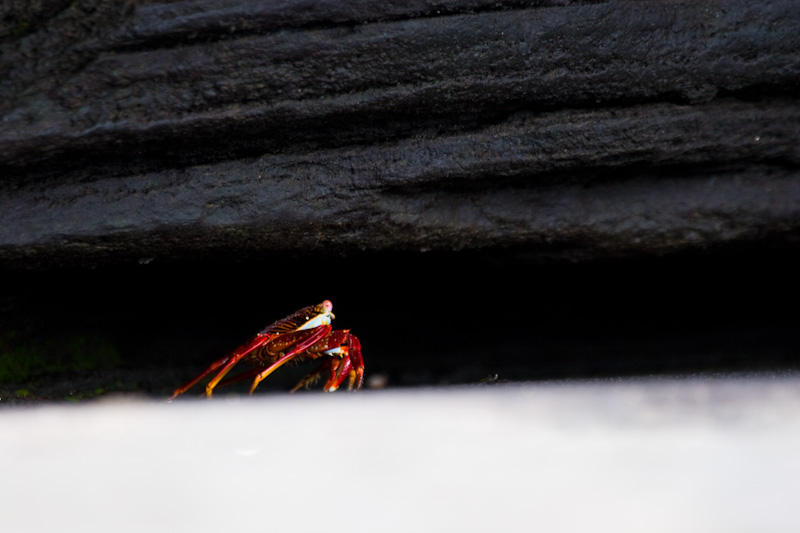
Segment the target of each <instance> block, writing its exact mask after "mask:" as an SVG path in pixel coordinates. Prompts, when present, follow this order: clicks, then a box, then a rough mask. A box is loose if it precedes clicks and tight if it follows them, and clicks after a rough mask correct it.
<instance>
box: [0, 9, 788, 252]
mask: <svg viewBox="0 0 800 533" xmlns="http://www.w3.org/2000/svg"><path fill="white" fill-rule="evenodd" d="M795 8H796V6H795V5H794V3H793V2H791V1H788V0H785V1H773V2H760V3H756V4H753V3H752V2H745V1H726V2H720V1H705V2H677V3H675V2H671V3H664V4H657V3H656V4H653V3H642V2H615V3H607V4H595V3H587V2H567V1H563V2H530V3H524V2H507V3H497V2H482V1H479V0H472V1H442V2H440V3H438V4H436V3H433V4H432V3H429V2H410V3H406V4H404V5H403V6H402V7H399V6H397V5H394V4H389V5H386V6H384V5H383V4H375V3H373V2H363V3H360V4H358V3H356V4H352V3H348V4H347V5H343V4H341V3H340V2H312V3H309V2H301V1H298V2H278V3H272V2H271V3H267V4H265V3H262V2H210V1H196V2H179V3H165V4H160V3H146V4H138V3H107V2H92V1H83V2H75V3H64V2H60V3H59V2H49V3H44V2H43V3H40V4H36V5H32V7H28V8H26V10H22V8H12V9H11V11H8V12H7V13H6V14H5V16H4V17H3V20H4V21H6V23H5V26H4V30H3V35H4V36H5V37H4V41H3V43H2V52H3V56H2V57H3V60H2V63H1V64H0V72H2V73H3V76H2V79H3V81H2V82H0V93H2V95H3V97H2V100H0V112H2V113H3V116H2V123H0V171H2V174H3V176H4V177H3V179H2V182H1V183H0V205H2V208H0V261H2V262H3V264H5V265H7V266H11V265H15V266H23V267H25V266H36V265H40V264H51V263H53V264H65V263H66V264H69V263H75V264H80V263H82V262H84V261H89V262H91V263H92V264H103V263H104V262H107V261H110V260H116V261H118V260H120V259H122V260H127V259H133V258H138V257H144V256H147V257H153V256H154V257H162V258H181V257H187V254H189V255H191V254H196V253H201V254H212V255H213V254H215V253H217V252H220V251H224V252H227V251H230V250H237V251H238V253H240V254H242V256H245V257H246V256H247V255H248V254H249V253H251V252H255V251H262V252H263V251H268V252H274V251H298V250H300V251H303V252H304V253H329V252H330V251H331V250H335V252H334V253H347V252H351V251H358V250H398V251H403V250H406V251H408V250H464V249H476V250H480V249H484V248H487V247H497V246H500V247H504V246H508V247H523V248H528V249H530V250H533V251H535V252H536V253H541V254H542V256H545V255H546V256H553V255H556V256H559V257H564V258H568V259H578V258H584V257H595V256H598V255H600V256H608V255H612V256H616V255H625V254H628V253H630V252H646V253H664V252H668V251H674V250H681V249H686V248H696V247H705V246H709V245H717V244H721V243H736V242H740V241H743V240H754V239H756V240H757V239H769V240H771V241H775V242H783V243H788V245H790V246H791V245H792V243H793V242H794V240H795V239H796V237H797V235H798V227H799V226H800V185H799V183H800V182H798V179H797V178H798V172H799V170H798V169H799V168H800V165H798V163H800V104H798V102H797V99H796V93H795V91H796V87H797V84H798V82H800V15H798V13H797V10H796V9H795ZM33 18H35V19H36V20H35V23H33V22H32V23H27V24H23V22H24V21H25V20H28V19H33ZM15 24H16V26H15Z"/></svg>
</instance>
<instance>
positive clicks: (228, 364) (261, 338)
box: [167, 335, 270, 402]
mask: <svg viewBox="0 0 800 533" xmlns="http://www.w3.org/2000/svg"><path fill="white" fill-rule="evenodd" d="M269 340H270V337H269V336H267V335H256V336H255V337H253V338H252V339H251V340H250V341H249V342H248V343H247V344H243V345H242V346H240V347H239V348H237V349H236V351H235V352H233V354H232V355H229V356H226V357H223V358H222V359H220V360H218V361H214V362H213V363H211V366H209V367H208V368H207V369H206V370H205V371H204V372H203V373H202V374H200V375H199V376H197V377H196V378H194V379H193V380H192V381H190V382H189V383H187V384H186V385H184V386H183V387H181V388H179V389H177V390H176V391H175V392H173V393H172V396H170V398H169V400H167V401H168V402H170V401H172V400H174V399H175V398H177V397H178V396H180V395H181V394H183V393H184V392H186V391H187V390H189V389H191V388H192V387H194V386H195V385H196V384H197V383H198V382H200V381H202V380H203V378H205V377H206V376H208V375H209V374H211V373H212V372H214V371H215V370H217V369H218V368H220V367H222V370H220V371H219V372H218V373H217V375H216V376H214V379H213V380H211V382H210V383H209V384H208V385H206V396H208V397H209V398H210V397H211V393H212V391H213V390H214V387H216V385H217V383H219V381H220V380H221V379H222V378H223V377H225V374H227V373H228V372H230V370H231V368H233V366H234V365H235V364H236V363H238V362H239V361H241V360H242V358H243V357H244V356H246V355H247V354H249V353H250V352H252V351H253V350H255V349H256V348H259V347H261V346H263V345H264V344H265V343H266V342H268V341H269Z"/></svg>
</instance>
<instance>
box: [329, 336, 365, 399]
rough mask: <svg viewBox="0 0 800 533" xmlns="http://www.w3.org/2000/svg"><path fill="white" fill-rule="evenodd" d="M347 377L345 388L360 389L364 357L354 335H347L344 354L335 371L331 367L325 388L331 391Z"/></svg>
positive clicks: (359, 343) (362, 378) (362, 381)
mask: <svg viewBox="0 0 800 533" xmlns="http://www.w3.org/2000/svg"><path fill="white" fill-rule="evenodd" d="M348 378H349V382H348V384H347V390H353V386H354V385H355V388H356V390H358V389H360V388H361V386H362V385H363V384H364V359H362V357H361V342H360V341H359V340H358V337H356V336H355V335H352V334H349V333H348V335H347V346H346V347H345V356H344V357H343V358H342V359H341V361H340V362H339V364H338V366H337V367H336V372H333V369H331V375H330V377H329V378H328V381H327V382H326V383H325V390H326V391H328V392H333V391H335V390H336V389H338V388H339V386H341V384H342V383H343V382H344V380H345V379H348Z"/></svg>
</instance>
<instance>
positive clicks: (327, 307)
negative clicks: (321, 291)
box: [322, 300, 333, 313]
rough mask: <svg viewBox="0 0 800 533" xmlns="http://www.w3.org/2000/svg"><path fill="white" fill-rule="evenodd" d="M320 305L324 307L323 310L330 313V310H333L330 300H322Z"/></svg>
mask: <svg viewBox="0 0 800 533" xmlns="http://www.w3.org/2000/svg"><path fill="white" fill-rule="evenodd" d="M322 307H323V308H324V309H325V312H327V313H330V312H331V311H333V302H331V301H330V300H325V301H324V302H322Z"/></svg>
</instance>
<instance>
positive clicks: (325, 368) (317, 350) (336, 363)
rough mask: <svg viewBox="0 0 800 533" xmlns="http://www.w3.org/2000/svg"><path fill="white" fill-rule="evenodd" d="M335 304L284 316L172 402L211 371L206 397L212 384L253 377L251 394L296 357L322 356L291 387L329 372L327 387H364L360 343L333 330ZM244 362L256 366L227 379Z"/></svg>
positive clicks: (215, 364)
mask: <svg viewBox="0 0 800 533" xmlns="http://www.w3.org/2000/svg"><path fill="white" fill-rule="evenodd" d="M332 311H333V304H332V303H331V301H330V300H325V301H324V302H322V303H321V304H318V305H312V306H309V307H304V308H303V309H300V310H299V311H297V312H295V313H293V314H291V315H289V316H287V317H286V318H284V319H281V320H278V321H277V322H273V323H272V324H270V325H269V326H267V327H266V328H264V329H263V330H261V331H260V332H258V333H257V334H256V336H255V337H253V338H252V339H250V340H249V341H248V342H246V343H245V344H243V345H241V346H240V347H239V348H237V349H236V350H234V351H233V353H231V354H230V355H227V356H225V357H223V358H222V359H220V360H218V361H215V362H213V363H212V364H211V366H209V367H208V368H207V369H206V370H205V371H204V372H203V373H202V374H200V375H199V376H197V377H196V378H194V379H193V380H192V381H190V382H189V383H187V384H186V385H184V386H183V387H181V388H179V389H177V390H176V391H175V392H174V393H173V394H172V396H171V397H170V398H169V399H170V400H173V399H175V398H176V397H177V396H179V395H181V394H183V393H184V392H186V391H187V390H189V389H191V388H192V387H194V386H195V385H196V384H197V383H198V382H200V381H201V380H202V379H203V378H205V377H207V376H208V375H210V374H212V373H214V372H216V375H215V376H214V377H213V379H212V380H211V381H210V382H209V383H208V385H206V396H208V397H209V398H210V397H211V394H212V392H213V391H214V388H215V387H216V386H217V385H219V386H224V385H227V384H229V383H234V382H237V381H242V380H244V379H249V378H253V383H252V385H251V386H250V394H253V391H254V390H256V387H258V384H259V383H261V381H263V380H264V379H265V378H266V377H267V376H269V375H270V374H272V373H273V372H274V371H275V370H277V369H278V368H279V367H280V366H282V365H283V364H285V363H287V362H289V361H292V360H295V361H305V360H309V359H318V358H323V360H322V362H321V364H320V365H319V366H317V368H316V369H315V370H314V371H313V372H311V373H310V374H309V375H308V376H306V377H305V378H303V379H302V380H300V382H299V383H298V384H297V385H296V386H295V387H294V388H293V389H292V392H294V391H296V390H297V389H299V388H300V387H303V386H308V385H310V384H312V383H313V382H314V381H316V379H317V378H318V377H319V375H320V374H322V373H324V372H327V373H328V379H327V381H326V382H325V387H324V389H325V390H326V391H331V392H333V391H335V390H336V389H338V388H339V386H340V385H341V384H342V383H343V382H344V381H345V380H348V383H347V389H348V390H352V389H353V388H356V389H360V388H361V385H362V384H363V382H364V360H363V359H362V358H361V343H360V342H359V341H358V338H357V337H356V336H355V335H353V334H351V333H350V330H347V329H344V330H338V331H333V328H332V327H331V319H333V318H335V316H334V314H333V312H332ZM240 361H246V362H247V363H249V364H250V365H251V366H253V367H254V368H253V369H252V370H249V371H247V372H244V373H242V374H239V375H237V376H234V377H232V378H229V379H226V380H224V381H223V378H224V377H225V375H226V374H227V373H228V372H230V370H231V369H232V368H233V367H234V366H236V364H237V363H239V362H240Z"/></svg>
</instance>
